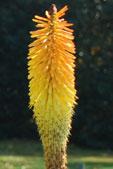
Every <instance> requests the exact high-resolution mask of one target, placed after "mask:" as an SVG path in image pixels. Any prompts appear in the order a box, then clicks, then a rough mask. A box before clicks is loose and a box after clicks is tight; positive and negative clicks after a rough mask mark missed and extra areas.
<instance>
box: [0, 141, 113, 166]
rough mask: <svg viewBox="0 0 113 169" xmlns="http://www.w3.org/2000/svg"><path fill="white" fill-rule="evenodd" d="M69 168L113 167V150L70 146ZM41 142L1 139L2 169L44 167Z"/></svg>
mask: <svg viewBox="0 0 113 169" xmlns="http://www.w3.org/2000/svg"><path fill="white" fill-rule="evenodd" d="M68 147H69V148H68V166H69V169H78V165H79V163H82V162H83V163H85V164H86V169H113V152H110V151H104V150H91V149H83V148H79V147H76V146H74V145H70V146H68ZM44 168H45V167H44V160H43V150H42V146H41V143H38V142H36V141H1V142H0V169H44Z"/></svg>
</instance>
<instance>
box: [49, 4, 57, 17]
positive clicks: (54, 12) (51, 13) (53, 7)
mask: <svg viewBox="0 0 113 169" xmlns="http://www.w3.org/2000/svg"><path fill="white" fill-rule="evenodd" d="M56 13H57V8H56V5H55V4H52V5H51V6H50V9H49V14H50V15H54V14H56Z"/></svg>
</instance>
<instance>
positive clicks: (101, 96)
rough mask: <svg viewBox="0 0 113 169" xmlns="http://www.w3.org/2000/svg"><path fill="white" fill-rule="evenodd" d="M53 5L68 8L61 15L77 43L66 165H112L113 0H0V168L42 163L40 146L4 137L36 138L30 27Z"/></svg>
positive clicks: (106, 168) (95, 167)
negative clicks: (29, 68)
mask: <svg viewBox="0 0 113 169" xmlns="http://www.w3.org/2000/svg"><path fill="white" fill-rule="evenodd" d="M52 3H55V4H56V5H57V8H58V9H61V8H62V7H63V6H64V5H68V6H69V11H68V12H67V14H66V17H65V18H66V19H67V20H68V22H72V23H73V24H74V26H73V29H74V35H75V40H74V42H75V44H76V47H77V53H76V56H77V59H76V65H77V67H76V72H75V74H76V89H77V95H78V97H79V100H78V106H77V107H76V108H75V112H76V114H75V115H74V117H73V122H72V130H71V136H70V138H69V141H70V143H71V144H73V145H74V146H75V147H74V148H70V149H69V152H70V155H69V166H70V168H74V167H75V166H76V165H77V163H79V162H80V161H81V160H82V159H83V161H84V162H85V163H86V165H87V169H88V167H89V169H90V168H91V169H92V168H93V169H101V168H102V167H103V168H102V169H111V168H113V161H112V160H111V158H112V155H110V154H109V152H112V150H113V0H71V1H69V0H65V1H64V0H62V1H59V0H57V1H52V0H24V1H23V0H5V1H3V0H1V1H0V21H1V23H0V140H1V141H0V154H1V155H0V165H1V166H0V169H2V168H3V169H5V168H4V167H6V168H8V167H10V166H8V165H12V166H13V167H12V168H14V167H15V168H16V169H19V168H22V165H23V166H24V163H25V165H27V163H28V164H29V165H31V164H33V165H34V168H36V167H35V165H36V166H37V164H36V163H37V161H38V162H39V163H40V167H41V166H42V168H43V167H44V165H43V160H42V150H41V149H39V145H40V144H37V143H35V141H34V142H30V141H28V143H24V142H22V141H20V142H18V143H16V142H11V141H4V140H10V139H19V140H23V139H27V140H39V135H38V133H37V127H36V125H35V122H34V120H33V118H32V111H29V109H28V102H29V98H28V80H27V54H28V44H29V43H30V42H31V41H32V40H31V39H30V34H29V31H31V30H34V29H35V25H34V23H33V22H32V18H33V17H34V15H35V14H37V15H40V16H44V11H45V10H48V9H49V7H50V5H51V4H52ZM10 145H12V148H11V150H10ZM26 146H27V148H25V147H26ZM76 146H77V147H81V146H82V147H84V148H86V150H84V149H81V148H76ZM35 147H36V150H35ZM24 148H25V149H24ZM89 148H90V149H91V150H90V149H89ZM32 149H33V150H32ZM38 149H39V150H38ZM92 149H93V150H92ZM97 149H100V150H99V151H97ZM19 152H20V155H19ZM13 153H14V156H13ZM38 153H39V154H38ZM96 153H97V154H96ZM71 154H72V155H71ZM104 154H105V156H104ZM35 155H36V156H35ZM37 156H38V157H37ZM85 156H86V157H85ZM90 157H92V158H90ZM99 160H100V161H99ZM109 160H110V161H109ZM21 164H22V165H21ZM19 165H20V166H19ZM29 167H31V166H29ZM110 167H111V168H110ZM10 168H11V167H10ZM15 168H14V169H15ZM24 168H25V167H23V168H22V169H24Z"/></svg>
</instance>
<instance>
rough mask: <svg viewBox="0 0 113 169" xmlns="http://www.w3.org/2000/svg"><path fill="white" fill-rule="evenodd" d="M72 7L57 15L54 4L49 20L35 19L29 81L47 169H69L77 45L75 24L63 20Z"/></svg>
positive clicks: (31, 99)
mask: <svg viewBox="0 0 113 169" xmlns="http://www.w3.org/2000/svg"><path fill="white" fill-rule="evenodd" d="M67 10H68V7H67V6H65V7H64V8H62V9H61V10H60V11H58V12H57V8H56V6H55V5H54V4H53V5H52V6H51V8H50V10H49V11H46V12H45V15H46V18H44V17H40V16H37V15H35V18H34V19H33V21H34V22H36V27H37V28H39V29H38V30H36V31H32V32H30V33H31V38H36V40H35V41H34V42H32V43H31V44H30V45H29V54H28V59H29V61H28V66H29V67H28V71H29V75H28V79H29V96H30V107H33V111H34V118H35V120H36V124H37V125H38V129H39V133H40V136H41V140H42V143H43V147H44V154H45V161H46V168H47V169H66V163H67V158H66V144H67V141H68V136H69V133H70V128H71V118H72V115H73V107H74V104H76V98H77V97H76V90H75V88H74V82H75V77H74V67H75V64H74V61H75V56H74V55H73V54H74V53H75V45H74V43H73V41H72V40H73V39H74V36H73V30H72V29H70V28H69V27H70V26H72V24H70V23H68V22H67V21H66V20H64V19H61V17H62V16H64V15H65V12H66V11H67Z"/></svg>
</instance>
